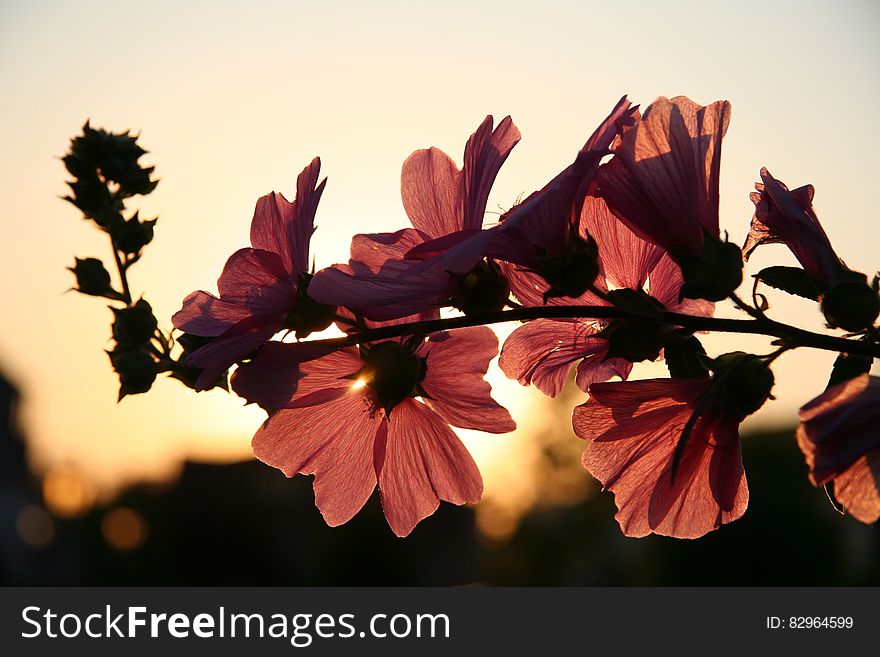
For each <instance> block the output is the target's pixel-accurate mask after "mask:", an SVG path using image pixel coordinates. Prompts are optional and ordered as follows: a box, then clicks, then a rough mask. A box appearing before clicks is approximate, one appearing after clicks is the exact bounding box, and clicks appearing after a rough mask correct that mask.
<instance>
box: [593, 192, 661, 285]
mask: <svg viewBox="0 0 880 657" xmlns="http://www.w3.org/2000/svg"><path fill="white" fill-rule="evenodd" d="M581 232H582V233H585V234H587V235H590V236H592V237H593V239H595V240H596V243H597V244H598V245H599V263H600V264H601V267H602V272H603V273H604V274H605V277H606V278H607V279H608V281H609V282H610V283H613V284H614V285H615V286H616V287H627V288H630V289H632V290H641V289H642V286H643V285H644V284H645V281H646V280H647V279H648V273H649V272H650V271H651V269H653V268H654V266H655V265H656V264H657V261H658V260H659V259H660V257H661V256H662V255H663V250H662V249H661V248H660V247H658V246H656V245H655V244H652V243H651V242H647V241H645V240H643V239H642V238H641V237H639V236H638V235H636V234H635V233H634V232H632V230H630V229H629V228H628V227H627V226H626V224H624V223H623V222H622V221H620V219H618V218H617V217H615V216H614V215H613V214H612V213H611V211H610V210H609V209H608V205H607V204H606V203H605V201H604V200H603V199H601V198H598V197H596V196H587V197H586V198H585V199H584V205H583V208H582V209H581Z"/></svg>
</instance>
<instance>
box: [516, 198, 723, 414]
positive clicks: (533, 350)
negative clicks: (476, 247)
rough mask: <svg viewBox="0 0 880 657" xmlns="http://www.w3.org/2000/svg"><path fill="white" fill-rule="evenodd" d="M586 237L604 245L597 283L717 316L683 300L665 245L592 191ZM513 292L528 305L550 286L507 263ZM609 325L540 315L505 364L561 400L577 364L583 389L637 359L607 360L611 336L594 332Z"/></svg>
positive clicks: (622, 373)
mask: <svg viewBox="0 0 880 657" xmlns="http://www.w3.org/2000/svg"><path fill="white" fill-rule="evenodd" d="M580 234H581V236H582V237H585V236H586V235H591V236H593V237H594V238H595V240H596V242H597V243H598V252H599V269H600V272H601V273H600V275H599V278H597V279H596V281H595V285H596V286H597V287H598V288H600V289H602V290H607V289H608V288H609V286H613V287H615V288H627V289H631V290H642V289H643V288H644V287H645V285H646V283H648V281H649V275H650V285H649V289H648V292H649V294H650V295H651V296H652V297H653V298H654V299H655V300H656V301H659V302H660V303H661V304H662V305H663V306H664V307H665V308H666V309H667V310H670V311H673V312H685V313H691V314H699V315H706V316H710V315H712V312H713V309H714V304H712V303H709V302H706V301H693V300H689V299H684V300H681V301H680V300H679V293H680V291H681V286H682V282H683V281H682V277H681V270H680V269H679V268H678V265H676V264H675V262H674V261H673V260H672V259H671V258H670V257H669V255H668V254H665V253H664V252H663V250H662V249H661V248H660V247H658V246H656V245H654V244H651V243H650V242H646V241H645V240H643V239H641V238H640V237H638V236H637V235H636V234H635V233H633V232H632V231H631V230H630V229H629V228H627V227H626V226H625V225H624V224H623V223H622V222H620V221H619V220H618V219H617V218H616V217H614V216H613V215H612V214H611V213H610V212H609V211H608V208H607V206H606V205H605V202H604V201H603V200H602V199H600V198H597V197H594V196H588V197H587V198H586V199H585V201H584V204H583V208H582V210H581V215H580ZM502 269H503V271H504V272H505V274H506V275H507V278H508V280H509V281H510V287H511V290H513V292H514V294H515V295H516V296H517V298H518V299H519V300H520V301H521V302H522V303H523V304H524V305H526V306H537V305H541V303H542V301H543V296H542V295H543V292H542V290H544V289H546V284H542V280H541V279H540V277H538V276H537V275H535V274H532V273H531V272H527V271H523V270H520V269H518V268H517V267H516V266H512V265H505V264H502ZM548 303H549V304H562V303H578V304H583V305H599V306H603V305H609V304H608V302H607V301H605V300H604V299H601V298H599V297H597V296H596V295H594V294H593V293H591V292H585V293H584V294H583V295H581V296H580V297H578V298H576V299H565V298H563V299H560V298H551V299H549V300H548ZM606 326H607V322H603V321H597V320H590V319H583V320H553V319H538V320H533V321H531V322H528V323H527V324H525V325H523V326H521V327H519V328H518V329H516V330H515V331H514V332H513V333H511V334H510V337H508V338H507V340H506V341H505V343H504V348H503V349H502V350H501V358H500V360H499V365H500V366H501V369H502V370H503V371H504V373H505V374H507V376H509V377H510V378H512V379H518V380H519V382H520V383H522V384H523V385H529V384H530V383H534V384H535V386H537V387H538V389H539V390H541V392H543V393H544V394H547V395H549V396H551V397H555V396H556V395H558V394H559V392H560V391H561V390H562V388H563V386H564V385H565V381H566V379H567V377H568V371H569V369H570V368H571V365H572V364H573V363H574V362H576V361H580V363H579V364H578V367H577V379H576V381H577V385H578V386H579V387H580V388H581V389H582V390H584V391H586V390H587V389H589V387H590V385H591V384H593V383H597V382H600V381H606V380H607V379H609V378H611V377H612V376H615V375H616V376H619V377H620V378H621V379H626V378H627V377H628V376H629V373H630V370H631V369H632V363H630V362H629V361H627V360H625V359H623V358H608V357H607V355H608V346H609V344H608V341H607V340H605V339H603V338H600V337H593V336H594V335H595V334H596V333H598V332H599V331H601V330H602V329H603V328H605V327H606Z"/></svg>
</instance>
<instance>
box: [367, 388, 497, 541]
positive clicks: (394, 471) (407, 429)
mask: <svg viewBox="0 0 880 657" xmlns="http://www.w3.org/2000/svg"><path fill="white" fill-rule="evenodd" d="M379 490H380V492H381V495H382V508H383V510H384V512H385V517H386V518H387V519H388V524H389V525H390V526H391V529H392V531H394V533H395V534H397V535H398V536H401V537H403V536H407V535H408V534H409V533H410V532H411V531H412V530H413V528H415V526H416V525H417V524H418V523H419V522H420V521H421V520H422V519H424V518H426V517H427V516H429V515H431V514H432V513H434V511H435V510H436V509H437V507H438V506H439V503H440V500H444V501H446V502H451V503H453V504H476V503H477V502H479V501H480V497H481V495H482V493H483V482H482V479H481V477H480V473H479V470H477V466H476V464H475V463H474V460H473V459H472V458H471V455H470V454H469V453H468V451H467V450H466V449H465V447H464V445H462V444H461V441H460V440H459V439H458V437H457V436H456V435H455V434H454V433H453V432H452V430H451V429H450V428H449V426H448V425H447V424H446V423H445V422H444V421H443V420H442V419H441V418H440V416H438V415H437V414H436V413H435V412H434V411H432V410H431V409H429V408H428V407H427V406H425V405H424V404H422V403H420V402H418V401H415V400H406V401H404V402H403V403H401V404H399V405H398V406H396V407H395V408H394V411H393V412H392V413H391V417H390V418H389V420H388V435H387V440H386V444H385V449H384V458H383V462H382V467H381V471H380V473H379Z"/></svg>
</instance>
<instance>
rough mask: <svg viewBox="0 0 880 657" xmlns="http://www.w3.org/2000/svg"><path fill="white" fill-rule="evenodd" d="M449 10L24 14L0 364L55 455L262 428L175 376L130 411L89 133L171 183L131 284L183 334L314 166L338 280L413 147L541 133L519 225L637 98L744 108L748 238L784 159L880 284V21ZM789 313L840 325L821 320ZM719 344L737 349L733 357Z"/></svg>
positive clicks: (817, 367) (73, 5)
mask: <svg viewBox="0 0 880 657" xmlns="http://www.w3.org/2000/svg"><path fill="white" fill-rule="evenodd" d="M438 4H439V3H427V2H425V3H418V2H389V1H385V2H374V3H357V2H348V3H343V2H326V3H306V2H269V3H255V2H248V3H245V2H210V3H208V2H186V3H180V2H156V1H154V2H150V3H144V2H138V3H135V2H127V1H120V0H115V1H112V2H39V1H37V2H34V1H30V2H10V1H8V0H7V1H4V2H3V3H2V4H0V85H2V89H3V102H2V103H0V125H2V126H3V148H2V155H0V204H2V205H0V209H2V212H0V225H2V235H3V240H2V245H0V251H2V257H0V278H2V280H3V281H4V283H3V301H4V321H3V322H2V323H0V367H2V369H3V370H4V371H6V372H7V373H8V375H9V376H11V377H12V378H13V380H14V381H16V382H17V383H18V384H19V385H20V386H21V388H22V391H23V393H24V396H25V402H26V403H25V408H24V412H25V417H24V419H25V422H26V430H27V433H28V435H29V437H30V439H31V440H32V444H33V446H34V450H35V456H36V457H37V459H38V460H39V462H40V463H44V464H45V463H53V462H61V461H69V462H72V463H74V464H75V465H77V466H78V467H81V468H83V469H84V470H85V471H86V472H87V473H88V475H89V476H91V477H93V478H94V479H95V480H96V481H97V482H99V483H102V484H106V485H112V484H114V483H117V482H118V481H120V480H121V479H127V478H137V477H141V476H157V475H159V474H161V473H162V472H167V471H169V470H171V469H173V468H174V467H175V464H176V463H177V462H178V461H179V459H181V458H183V457H187V456H189V457H199V458H237V457H239V456H241V455H245V454H247V453H249V443H250V437H251V435H252V433H253V431H254V430H255V429H256V427H257V426H258V425H259V423H260V421H261V419H262V414H261V412H259V411H258V410H255V409H244V408H242V407H241V402H240V401H239V400H237V399H236V398H234V397H229V396H226V395H224V394H222V393H219V392H213V393H209V394H203V395H199V396H198V397H197V396H196V395H195V394H194V393H192V392H190V391H187V390H185V389H184V388H183V387H182V386H180V385H178V384H177V382H174V381H164V380H162V381H160V382H159V383H157V385H156V386H155V387H154V390H153V391H152V392H151V393H150V394H149V395H148V396H141V397H133V398H129V399H126V400H125V401H124V402H123V403H122V404H120V405H116V403H115V398H116V382H115V378H114V375H113V373H112V371H111V369H110V367H109V365H108V363H107V361H106V358H105V356H104V355H103V354H102V349H104V348H107V347H108V346H109V343H108V340H107V336H108V332H109V319H110V312H109V310H107V309H106V307H105V306H104V305H103V304H102V303H101V302H100V301H98V300H95V299H89V298H85V297H80V296H78V295H75V294H64V291H65V290H66V289H67V288H68V287H70V285H71V278H70V275H69V273H68V272H67V271H66V270H65V267H66V266H68V265H70V264H72V262H73V257H74V255H77V256H80V257H86V256H98V257H105V258H106V257H107V256H108V250H107V246H106V244H104V242H103V241H102V236H101V235H100V234H99V233H98V232H97V231H95V230H92V229H91V228H90V226H89V225H88V224H86V223H84V222H82V221H81V220H80V219H79V217H78V214H77V212H76V211H75V209H74V208H73V207H72V206H68V205H66V204H64V203H62V202H61V201H60V200H59V199H58V197H59V196H61V195H63V194H64V193H65V187H64V184H63V181H64V179H65V172H64V169H63V167H62V165H61V162H60V161H59V160H58V159H57V157H58V156H60V155H62V154H63V153H64V151H65V149H66V146H67V141H68V139H69V138H70V137H71V136H73V135H75V134H77V132H78V131H79V129H80V126H81V125H82V123H83V122H84V121H85V119H86V118H87V117H88V118H91V120H92V123H93V124H94V125H96V126H103V127H106V128H108V129H112V130H121V129H124V128H132V129H133V130H135V131H141V133H142V143H143V144H144V146H145V147H146V148H148V149H149V150H150V151H151V153H150V154H149V155H148V156H147V157H146V158H145V159H146V160H147V161H148V162H150V163H155V164H156V165H157V167H158V168H157V173H158V176H159V177H160V178H161V179H162V182H161V183H160V185H159V187H158V189H157V191H156V192H155V193H154V194H153V195H152V196H150V197H149V198H148V199H147V200H146V201H145V202H144V203H143V204H142V205H141V206H140V207H141V210H142V214H143V215H146V216H152V215H155V214H158V215H159V224H158V228H157V231H156V238H155V241H154V242H153V244H152V245H150V247H148V249H147V252H146V256H145V258H144V260H143V262H142V263H139V264H138V265H136V266H135V267H134V269H133V270H132V277H131V278H132V283H133V286H134V288H135V289H136V290H138V291H144V292H145V294H146V297H147V298H148V300H149V301H150V302H151V303H152V304H153V307H154V308H155V309H156V311H157V315H158V316H159V317H160V318H162V320H163V321H164V323H165V325H166V326H167V325H168V323H169V321H168V318H170V316H171V314H172V313H173V312H174V311H175V310H177V309H178V308H179V304H180V301H181V299H182V298H183V296H184V295H186V294H187V293H188V292H190V291H192V290H194V289H198V288H205V289H213V286H214V282H215V280H216V277H217V275H218V274H219V272H220V269H221V267H222V264H223V262H224V261H225V259H226V257H227V256H228V255H229V254H230V253H231V252H232V251H233V250H235V249H237V248H239V247H241V246H245V245H246V244H247V239H248V227H249V223H250V218H251V215H252V211H253V206H254V203H255V201H256V199H257V198H258V197H259V196H260V195H262V194H265V193H267V192H269V191H272V190H276V191H280V192H283V193H285V194H287V195H288V196H290V195H292V192H293V185H294V178H295V175H296V173H297V172H298V171H300V169H302V167H303V166H304V165H305V164H306V163H308V162H309V160H310V159H311V158H312V157H313V156H315V155H320V156H321V158H322V161H323V166H324V173H325V174H326V175H327V176H328V177H329V182H328V185H327V189H326V192H325V194H324V198H323V200H322V204H321V207H320V208H319V210H318V216H317V221H318V225H319V229H318V232H317V233H316V235H315V238H314V240H313V253H315V254H316V256H317V261H318V266H319V267H321V266H326V265H329V264H331V263H333V262H337V261H340V260H344V259H345V257H346V252H347V248H348V242H349V238H350V236H351V234H353V233H355V232H364V231H381V230H393V229H397V228H400V227H402V226H404V225H406V217H405V215H404V213H403V209H402V207H401V204H400V200H399V174H400V165H401V163H402V162H403V160H404V158H405V157H406V156H407V155H408V154H409V153H410V152H411V151H412V150H414V149H416V148H422V147H426V146H430V145H435V146H438V147H440V148H442V149H444V150H446V151H447V152H448V153H450V154H451V155H452V156H453V157H454V158H455V159H456V160H457V161H459V162H460V160H461V152H462V149H463V146H464V141H465V139H466V138H467V136H468V135H469V134H470V133H471V132H472V130H473V129H474V128H475V127H476V126H477V124H478V123H479V122H480V120H481V119H482V118H483V117H484V116H485V115H486V114H489V113H491V114H494V115H495V116H496V118H497V119H500V118H501V117H503V116H505V115H506V114H511V115H512V116H513V119H514V121H515V122H516V123H517V125H518V126H519V128H520V130H521V131H522V133H523V140H522V142H521V143H520V145H518V146H517V147H516V149H514V152H513V154H512V155H511V157H510V159H509V160H508V162H507V164H506V165H505V167H504V168H503V169H502V171H501V174H500V175H499V177H498V182H497V184H496V186H495V189H494V191H493V194H492V196H491V197H490V201H489V208H490V209H493V208H496V207H498V206H503V207H509V206H510V205H511V204H512V203H513V202H514V201H515V200H516V198H517V197H518V196H519V195H520V194H521V193H523V192H525V193H528V192H530V191H531V190H533V189H535V188H537V187H540V186H541V185H543V183H544V182H546V180H548V179H549V178H550V177H552V176H553V175H555V173H557V172H558V171H559V169H560V168H561V167H563V166H565V165H566V164H567V163H568V162H569V161H570V160H571V157H572V155H573V153H574V152H575V151H576V149H577V148H578V147H579V146H580V145H581V144H582V143H583V141H584V140H585V138H586V136H587V135H588V134H589V133H590V132H591V131H592V130H593V128H594V127H595V125H596V124H597V122H598V121H599V120H601V119H602V118H603V117H604V116H605V114H607V112H608V111H609V110H610V108H611V107H612V105H613V104H614V102H615V101H616V100H617V98H619V96H620V95H622V94H623V93H628V94H629V95H630V98H631V99H632V100H633V101H635V102H639V103H642V104H643V105H646V104H647V103H649V102H650V101H651V100H653V98H655V97H656V96H658V95H668V96H672V95H676V94H685V95H688V96H690V97H691V98H693V99H694V100H697V101H699V102H702V103H708V102H711V101H713V100H716V99H719V98H726V99H728V100H730V101H731V103H732V105H733V119H732V122H731V127H730V130H729V132H728V136H727V138H726V141H725V144H724V155H723V164H722V186H721V192H722V206H721V209H722V225H723V227H724V228H726V229H728V230H729V231H730V234H731V238H732V239H733V240H734V241H741V240H742V238H743V237H744V235H745V233H746V230H747V228H748V220H749V218H750V216H751V208H752V206H751V203H750V202H749V200H748V192H749V191H750V190H751V187H752V184H753V182H754V181H755V180H756V178H757V173H758V169H759V168H760V167H761V166H762V165H766V166H767V167H769V168H770V170H771V172H772V173H773V174H774V175H775V176H777V177H778V178H780V179H782V180H783V181H785V182H787V183H789V185H791V186H797V185H801V184H804V183H807V182H810V183H813V184H814V185H815V186H816V190H817V193H816V207H817V211H818V213H819V216H820V218H822V219H823V221H824V225H825V227H826V230H827V232H828V234H829V235H830V237H831V239H832V241H833V242H834V244H835V245H836V247H837V249H838V252H839V253H840V254H841V255H842V257H843V258H844V259H845V260H846V261H847V262H848V263H849V264H850V265H851V266H852V267H854V268H861V269H863V270H868V271H873V270H874V269H876V268H877V267H878V266H880V258H878V256H877V253H876V248H877V242H876V238H875V232H874V228H873V225H874V216H873V207H872V202H873V200H874V196H875V187H876V182H875V181H876V179H877V178H878V173H880V172H878V164H877V159H876V153H877V152H878V151H880V148H878V146H880V137H878V133H877V131H876V130H873V128H872V127H871V126H872V121H873V113H874V109H875V108H876V107H877V106H878V100H880V84H878V78H877V75H876V71H877V70H878V63H880V61H878V55H880V46H878V40H877V38H876V37H877V34H878V27H880V13H878V10H877V8H876V6H875V4H874V3H871V2H838V3H835V5H834V6H832V5H831V4H830V3H824V2H790V3H781V2H737V3H729V2H700V3H692V2H664V3H659V2H658V3H655V2H647V1H646V2H641V3H640V2H630V3H625V4H612V3H598V2H595V3H592V2H546V3H540V4H539V3H524V2H514V1H510V0H508V1H505V2H446V3H443V4H442V7H441V6H437V5H438ZM731 5H734V6H733V7H731ZM776 258H778V259H781V260H782V261H783V262H785V263H790V262H791V258H790V256H789V255H788V254H787V253H786V252H785V251H784V250H783V249H780V248H773V249H767V250H766V251H765V252H764V253H760V254H759V255H758V256H756V257H755V259H754V260H755V262H754V267H753V269H752V271H757V269H758V268H760V266H762V265H766V264H768V263H770V262H771V261H772V260H774V259H776ZM773 312H776V313H777V314H778V316H780V317H783V318H786V319H797V320H798V321H807V322H810V323H811V325H812V326H815V327H818V326H820V324H819V321H818V317H817V316H816V313H815V312H814V310H813V309H812V308H811V307H810V306H809V304H806V303H801V302H798V301H786V302H784V303H779V304H778V305H774V308H773ZM736 340H739V338H736ZM706 342H707V346H708V347H709V348H710V350H712V349H714V350H716V351H727V350H730V348H731V347H732V345H733V344H734V339H733V338H731V337H729V336H728V337H722V338H720V339H718V338H713V339H710V340H707V341H706ZM735 344H742V343H740V342H736V343H735ZM745 344H747V345H748V346H752V345H757V344H761V343H760V342H757V343H756V342H748V343H745ZM755 348H756V349H758V348H763V347H759V346H755ZM832 359H833V356H832V355H829V354H808V353H804V354H801V353H797V354H793V355H791V356H787V357H786V358H785V359H784V360H782V361H781V363H780V365H779V367H778V369H777V380H778V382H779V385H778V386H777V394H778V396H779V401H777V402H775V403H774V404H773V406H772V407H771V408H769V409H766V411H765V412H764V413H763V414H762V415H761V416H760V417H759V418H758V420H759V421H760V420H762V419H763V421H769V422H776V423H779V422H783V421H790V420H791V419H792V418H793V412H794V409H796V408H797V406H799V405H800V404H801V403H803V402H805V401H807V400H808V399H809V398H811V397H812V396H814V395H815V394H816V393H818V392H819V391H820V390H821V389H822V387H823V386H824V382H825V377H826V371H827V367H828V365H829V364H830V362H831V360H832ZM655 372H656V373H660V372H662V370H661V369H660V368H656V367H647V368H641V371H640V372H638V373H639V374H643V375H646V376H649V375H652V374H653V373H655ZM502 378H503V377H502V376H500V375H498V374H496V375H494V376H493V379H492V380H493V381H495V382H499V386H498V387H499V390H498V392H497V396H498V397H499V398H500V399H501V400H502V401H504V402H506V403H508V404H509V405H510V406H511V410H512V411H513V413H514V415H515V416H517V417H518V418H519V419H520V420H521V421H522V420H524V419H525V417H526V415H527V413H526V409H527V408H528V405H529V404H530V403H531V400H534V399H537V396H538V393H537V392H534V391H526V390H524V389H521V388H520V387H519V386H518V385H517V384H516V383H514V382H508V381H501V379H502ZM467 441H468V444H469V445H470V446H472V447H473V448H474V450H475V453H476V455H477V458H478V460H480V461H481V463H482V464H484V465H487V466H489V465H490V462H492V463H494V465H491V467H489V470H490V471H491V470H492V469H493V468H496V469H497V468H499V467H500V468H503V467H506V466H503V461H502V460H499V459H496V458H494V457H493V454H500V453H504V452H506V451H509V447H508V446H509V445H510V444H512V442H510V441H509V442H508V443H505V442H504V441H505V437H503V436H491V437H487V436H468V438H467ZM493 459H494V460H493ZM510 463H511V464H513V463H515V460H511V461H510ZM499 464H500V465H499ZM509 467H515V466H514V465H510V466H509ZM487 478H491V477H487ZM490 485H491V482H490Z"/></svg>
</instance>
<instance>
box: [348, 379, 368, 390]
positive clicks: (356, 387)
mask: <svg viewBox="0 0 880 657" xmlns="http://www.w3.org/2000/svg"><path fill="white" fill-rule="evenodd" d="M365 385H367V381H366V379H357V380H356V381H355V382H354V383H353V384H351V389H352V390H360V389H361V388H363V387H364V386H365Z"/></svg>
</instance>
